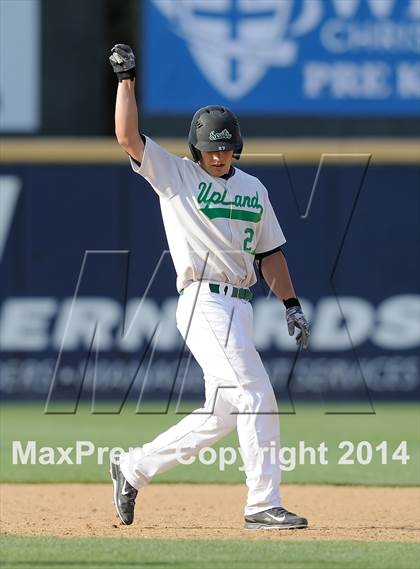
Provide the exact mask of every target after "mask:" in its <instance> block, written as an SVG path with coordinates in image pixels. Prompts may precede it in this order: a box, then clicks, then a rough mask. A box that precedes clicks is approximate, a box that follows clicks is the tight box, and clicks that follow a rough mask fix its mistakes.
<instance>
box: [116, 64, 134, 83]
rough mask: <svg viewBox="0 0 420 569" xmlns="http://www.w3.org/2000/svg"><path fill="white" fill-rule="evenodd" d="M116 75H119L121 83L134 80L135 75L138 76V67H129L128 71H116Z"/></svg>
mask: <svg viewBox="0 0 420 569" xmlns="http://www.w3.org/2000/svg"><path fill="white" fill-rule="evenodd" d="M116 76H117V77H118V81H119V82H120V83H122V81H126V80H129V81H134V79H135V77H136V69H135V67H133V68H132V69H128V70H127V71H118V72H117V73H116Z"/></svg>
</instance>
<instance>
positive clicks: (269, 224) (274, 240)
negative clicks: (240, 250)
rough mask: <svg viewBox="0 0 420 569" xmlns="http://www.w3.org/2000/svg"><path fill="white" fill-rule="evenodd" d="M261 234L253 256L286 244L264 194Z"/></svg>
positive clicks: (267, 198)
mask: <svg viewBox="0 0 420 569" xmlns="http://www.w3.org/2000/svg"><path fill="white" fill-rule="evenodd" d="M261 223H262V227H261V233H260V235H259V237H258V241H257V246H256V248H255V256H256V257H257V258H258V255H261V254H263V253H267V252H269V251H273V250H275V249H278V248H279V247H281V246H282V245H283V244H284V243H286V239H285V237H284V234H283V231H282V229H281V227H280V224H279V222H278V220H277V217H276V214H275V213H274V210H273V206H272V205H271V202H270V199H269V197H268V195H267V194H266V203H265V211H264V214H263V217H262V220H261Z"/></svg>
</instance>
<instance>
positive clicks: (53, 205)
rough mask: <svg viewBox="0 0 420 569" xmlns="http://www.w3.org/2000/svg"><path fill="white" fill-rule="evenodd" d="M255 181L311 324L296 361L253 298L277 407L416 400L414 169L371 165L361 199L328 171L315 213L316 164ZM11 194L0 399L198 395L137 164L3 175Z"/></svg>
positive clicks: (270, 307)
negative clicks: (300, 402) (305, 348)
mask: <svg viewBox="0 0 420 569" xmlns="http://www.w3.org/2000/svg"><path fill="white" fill-rule="evenodd" d="M244 169H245V170H246V171H248V172H250V173H251V174H253V175H256V176H258V177H259V178H260V179H261V180H262V182H263V183H264V184H265V185H266V186H267V188H268V189H269V192H270V198H271V201H272V203H273V207H274V210H275V211H276V213H277V216H278V218H279V220H280V223H281V225H282V228H283V230H284V233H285V236H286V239H287V243H286V245H285V254H286V256H287V259H288V262H289V266H290V269H291V272H292V275H293V280H294V284H295V287H296V290H297V292H298V294H299V297H300V298H301V300H302V302H303V304H304V308H305V311H306V313H307V315H308V318H309V319H310V321H311V325H312V335H311V344H310V350H309V352H308V353H305V354H303V353H297V352H296V346H295V343H294V340H293V339H291V338H290V337H289V336H288V334H287V327H286V324H285V318H284V307H283V305H282V303H281V302H279V301H278V300H277V299H275V298H272V297H269V296H268V295H267V293H268V289H267V287H266V286H265V284H263V283H262V282H261V281H259V283H258V284H257V285H255V287H254V294H255V299H254V301H253V307H254V335H255V342H256V346H257V348H258V350H259V351H260V353H261V354H262V358H263V361H264V364H265V365H266V367H267V369H268V371H269V373H270V377H271V380H272V382H273V385H274V387H275V390H276V393H277V394H278V396H279V397H281V398H282V399H283V400H284V399H285V398H287V391H288V389H289V388H290V390H291V391H292V392H293V393H299V394H306V396H310V397H314V396H317V397H318V396H319V394H329V393H333V394H336V395H337V394H340V395H343V394H344V397H347V396H353V395H358V396H361V397H367V394H371V395H372V396H374V397H382V396H389V397H392V398H395V397H397V396H399V397H402V396H408V397H410V398H411V397H413V396H414V394H416V393H417V394H418V393H419V391H420V377H419V367H420V364H419V347H420V328H419V319H420V295H419V290H418V285H419V282H420V267H419V263H418V250H419V232H418V228H419V214H418V212H419V211H420V207H419V206H420V203H419V200H420V195H419V192H418V187H419V172H418V168H416V167H415V166H408V165H406V166H402V165H394V166H371V168H370V169H369V171H368V174H367V176H366V178H365V181H364V183H363V184H362V185H361V184H360V183H361V180H362V181H363V171H362V169H361V168H360V167H359V166H358V165H355V164H353V165H342V164H341V165H339V164H336V165H327V166H326V167H325V168H323V169H322V171H321V174H320V175H319V176H318V182H317V185H316V191H315V193H314V194H312V197H311V199H310V200H309V196H310V195H311V188H312V186H313V183H314V179H315V175H316V171H317V167H316V165H312V166H293V167H291V168H290V178H289V177H288V175H287V172H285V170H284V168H283V167H281V166H274V165H272V166H253V167H245V168H244ZM290 180H291V181H292V184H293V185H292V186H291V185H290V183H289V182H290ZM0 186H1V204H2V211H1V221H2V223H1V231H0V256H1V279H0V347H1V359H0V393H1V394H2V396H3V397H15V398H16V397H18V398H24V397H34V396H39V397H44V398H46V396H47V394H48V392H49V390H51V389H52V392H51V393H52V398H53V400H54V399H55V398H61V397H66V398H69V399H71V400H73V399H74V398H75V397H76V395H77V394H78V393H79V390H82V391H83V392H85V391H88V392H92V391H93V392H96V394H97V395H98V396H99V395H100V396H107V397H114V398H117V399H118V398H121V399H122V398H123V393H125V391H126V390H129V389H132V390H133V393H134V394H135V395H134V396H136V397H137V396H139V393H141V395H142V396H144V397H149V398H150V397H154V398H156V397H159V398H163V399H165V398H167V397H170V396H173V395H174V394H177V393H179V392H180V391H182V396H183V397H184V396H185V397H192V396H196V397H202V396H203V381H202V374H201V370H200V369H199V368H198V366H197V365H196V364H195V363H194V361H190V362H188V356H187V354H185V353H183V352H182V341H181V337H180V335H179V333H178V331H177V329H176V326H175V309H176V304H177V292H176V288H175V272H174V268H173V265H172V261H171V259H170V256H169V254H168V253H167V243H166V239H165V235H164V229H163V224H162V220H161V215H160V208H159V200H158V198H157V196H156V195H155V193H154V192H153V190H152V188H151V187H150V186H149V185H148V184H147V182H145V181H144V180H143V179H142V178H141V177H140V176H137V175H135V174H134V173H133V172H132V171H131V169H130V168H129V166H128V164H127V166H122V165H112V166H103V165H85V166H81V165H77V166H76V165H75V166H69V165H67V166H65V165H63V166H47V165H45V166H42V165H28V166H24V165H21V166H16V165H14V166H10V167H8V166H5V165H3V166H2V167H1V169H0ZM128 331H129V332H130V333H128ZM185 358H186V360H185ZM187 364H188V365H187ZM184 372H185V373H184ZM51 386H53V387H51ZM82 388H83V389H82ZM172 388H173V389H172ZM171 394H172V395H171Z"/></svg>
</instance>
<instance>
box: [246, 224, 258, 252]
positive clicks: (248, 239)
mask: <svg viewBox="0 0 420 569" xmlns="http://www.w3.org/2000/svg"><path fill="white" fill-rule="evenodd" d="M244 231H245V233H246V235H248V237H245V239H244V251H246V252H247V253H251V255H254V254H255V249H253V248H252V247H251V241H252V240H253V239H254V234H255V231H254V230H253V229H252V228H251V227H246V228H245V230H244Z"/></svg>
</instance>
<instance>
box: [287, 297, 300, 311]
mask: <svg viewBox="0 0 420 569" xmlns="http://www.w3.org/2000/svg"><path fill="white" fill-rule="evenodd" d="M283 304H284V306H285V307H286V309H287V308H293V306H299V307H300V302H299V300H298V299H297V298H296V297H292V298H286V299H283Z"/></svg>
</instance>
